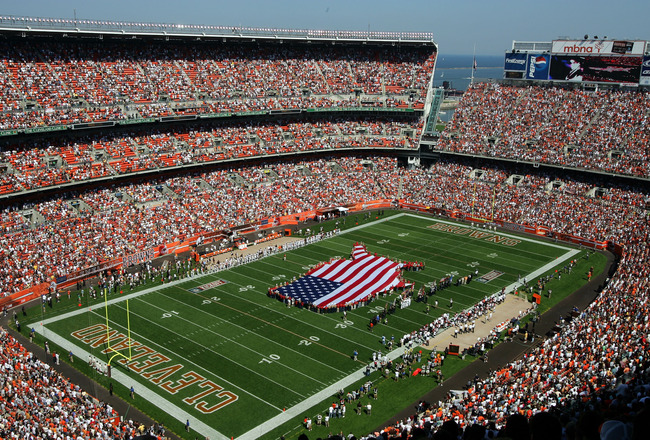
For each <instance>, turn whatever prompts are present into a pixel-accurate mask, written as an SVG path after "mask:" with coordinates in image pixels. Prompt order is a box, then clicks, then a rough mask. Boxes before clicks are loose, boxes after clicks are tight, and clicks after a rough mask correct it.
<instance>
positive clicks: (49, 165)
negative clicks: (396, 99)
mask: <svg viewBox="0 0 650 440" xmlns="http://www.w3.org/2000/svg"><path fill="white" fill-rule="evenodd" d="M421 128H422V122H421V121H419V122H413V123H407V122H404V121H402V120H399V119H392V118H386V117H383V118H382V117H372V118H371V117H358V118H348V119H341V118H339V119H337V120H326V121H324V122H322V121H321V122H314V123H309V122H293V121H286V122H282V121H280V122H279V123H275V122H273V123H272V122H260V123H254V124H253V123H250V122H242V123H238V124H233V123H223V124H210V127H209V128H208V127H203V126H189V127H187V128H185V129H183V130H180V129H177V130H174V131H162V130H159V129H147V130H139V131H136V132H133V133H132V134H131V135H127V136H123V135H115V136H110V135H107V134H101V135H96V136H86V137H82V138H74V139H70V140H66V139H65V138H62V139H59V140H57V141H52V140H50V139H48V140H40V141H32V142H21V143H18V144H13V145H10V146H9V147H8V148H7V150H6V151H4V152H2V153H0V163H3V162H4V163H6V164H8V167H7V168H5V169H4V172H0V176H2V179H3V186H4V189H3V191H2V192H3V193H11V192H20V191H22V190H28V189H36V188H41V187H47V186H51V185H58V184H61V183H69V182H82V181H86V180H91V179H96V178H100V177H107V176H117V175H121V174H126V173H137V172H140V171H144V170H151V169H157V168H167V167H174V166H179V165H186V164H197V163H205V162H214V161H220V160H224V159H236V158H248V157H254V156H266V155H269V154H277V153H288V152H297V151H308V150H323V149H337V148H355V149H356V148H416V147H417V139H418V136H419V133H420V131H421Z"/></svg>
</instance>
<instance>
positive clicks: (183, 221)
mask: <svg viewBox="0 0 650 440" xmlns="http://www.w3.org/2000/svg"><path fill="white" fill-rule="evenodd" d="M237 176H238V177H239V178H237ZM256 176H261V177H260V178H258V177H256ZM509 176H511V171H509V170H508V169H506V168H492V169H490V168H487V167H486V168H485V169H477V168H474V169H472V168H471V167H469V166H468V165H465V164H463V163H461V162H451V161H450V162H445V161H440V162H438V163H436V164H435V165H433V166H432V167H431V168H429V169H414V170H409V171H406V170H404V169H402V168H400V167H398V166H397V160H396V159H394V158H387V157H368V158H353V157H345V158H336V159H320V160H314V161H302V162H279V163H270V164H268V165H266V166H263V167H245V168H241V169H230V170H222V171H214V172H210V173H203V174H197V175H191V176H186V177H182V176H181V177H173V178H170V179H167V180H160V181H157V182H156V181H154V182H149V183H146V184H137V185H136V184H132V185H127V186H123V187H115V188H111V189H103V190H99V191H90V192H88V193H81V194H78V195H77V196H76V197H75V198H73V199H72V200H70V199H63V198H56V199H53V200H48V201H44V202H41V203H37V204H33V205H29V206H26V207H25V208H29V210H31V211H35V212H38V213H39V214H40V215H41V216H42V220H41V222H40V223H39V224H32V225H31V227H25V225H24V221H22V222H21V220H20V218H21V215H20V212H21V211H20V210H17V209H16V208H13V209H8V210H5V211H3V212H2V219H3V226H4V227H5V233H4V235H3V237H2V242H1V243H0V245H1V246H2V255H1V256H0V258H1V265H0V270H1V272H2V276H1V278H0V280H1V281H2V288H3V292H5V293H9V292H13V291H16V290H20V289H22V288H24V287H27V286H29V285H31V284H34V283H37V282H40V281H43V280H45V279H48V278H49V277H50V276H51V275H53V274H54V275H61V274H65V273H68V272H70V271H73V270H77V269H81V268H83V267H87V266H90V265H93V264H96V263H98V262H100V261H102V260H105V259H110V258H114V257H116V256H119V255H121V254H124V253H129V252H132V251H135V250H142V249H146V248H149V247H152V246H156V245H159V244H164V243H167V242H173V241H177V240H180V239H182V238H184V237H188V236H193V235H196V234H201V233H204V232H211V231H214V230H219V229H222V228H224V227H228V226H233V225H238V224H243V223H247V222H251V221H252V222H254V221H256V220H259V219H260V218H263V217H270V216H273V215H277V214H280V213H293V212H300V211H305V210H311V209H314V208H316V207H325V206H337V205H340V204H347V203H351V202H360V201H364V200H371V199H376V198H384V199H388V200H394V199H398V198H399V199H401V200H403V201H406V202H410V203H419V204H423V205H426V206H434V207H438V208H444V209H448V210H450V211H460V212H471V211H472V210H473V211H474V213H475V214H477V215H482V216H490V215H493V217H494V218H497V219H505V220H507V221H510V222H518V223H526V224H533V225H547V226H549V227H551V228H552V230H554V231H558V232H564V233H570V234H574V235H579V236H582V237H584V238H588V239H596V240H612V241H614V242H616V243H619V244H623V245H624V249H625V250H624V255H623V257H622V259H621V263H620V265H619V271H618V273H617V274H616V275H615V276H614V277H613V278H612V279H611V280H610V282H609V284H608V285H607V287H606V288H605V290H604V291H603V293H602V294H601V296H600V297H599V299H598V300H597V301H596V302H594V304H592V305H591V306H590V307H589V309H587V310H586V311H585V312H584V313H583V314H582V315H581V316H580V317H579V318H578V319H576V320H574V321H572V322H571V323H569V324H568V325H567V327H566V329H565V330H564V331H563V332H562V333H560V334H558V335H556V336H555V337H554V338H552V339H549V340H547V341H545V342H544V343H543V344H542V345H541V346H539V347H538V348H536V349H535V350H533V351H531V353H530V354H529V355H527V357H526V358H524V359H520V360H517V361H515V362H514V363H512V364H510V365H507V366H504V367H502V368H499V369H498V371H495V372H494V374H492V375H491V376H490V377H488V378H486V379H482V380H480V381H478V382H476V383H475V384H474V385H473V386H472V387H470V388H469V389H468V390H467V391H466V393H465V394H464V395H463V396H462V398H460V397H459V396H455V397H454V399H450V400H448V401H445V402H440V404H439V405H438V406H439V407H436V408H433V410H432V409H429V411H428V412H427V411H426V410H424V411H422V412H421V413H420V414H419V415H417V416H414V417H413V418H412V419H411V420H409V421H403V422H402V425H404V424H408V425H409V426H411V428H409V429H423V428H425V427H428V428H429V429H436V428H437V427H438V426H439V425H440V424H442V423H443V422H444V421H446V420H454V419H455V421H456V422H457V423H458V424H459V425H460V426H461V427H468V426H472V425H474V424H479V425H488V426H489V424H490V423H493V424H494V427H495V429H497V430H498V429H499V428H502V427H504V426H506V424H507V419H508V416H509V415H512V414H514V413H522V414H524V415H527V416H532V415H534V414H535V413H537V412H547V411H554V410H555V409H558V410H559V409H563V410H564V411H565V413H563V414H565V418H566V414H569V417H568V419H567V420H568V422H571V421H572V420H573V421H574V422H575V421H576V419H579V418H580V414H582V412H575V411H576V410H574V409H572V408H574V407H573V406H571V407H569V405H576V404H577V403H576V401H578V402H590V403H593V404H594V405H596V406H597V407H598V408H600V407H605V406H606V408H607V411H615V412H616V414H617V415H621V416H625V417H627V418H626V419H625V420H626V421H627V420H629V417H630V416H631V415H630V413H631V412H632V411H633V410H634V409H638V408H639V405H641V403H640V402H642V401H647V399H644V397H647V393H648V387H647V386H642V385H641V383H642V382H640V380H641V377H642V376H643V375H644V374H646V373H647V367H648V359H647V352H648V349H649V346H648V341H647V334H648V330H649V329H648V325H650V324H649V322H648V318H647V317H648V316H650V310H648V305H647V304H648V293H649V292H648V290H649V287H650V283H649V282H648V279H649V277H650V273H649V269H648V268H649V267H650V265H649V264H648V263H649V260H650V248H648V245H647V243H648V239H649V237H648V219H647V210H646V208H647V204H648V194H647V193H644V192H641V191H638V190H634V189H631V188H625V187H610V188H609V191H608V192H606V193H604V195H602V196H600V197H599V196H596V195H587V193H588V190H589V188H590V187H592V186H596V185H601V184H602V183H600V182H591V183H589V182H581V181H575V180H572V179H569V178H566V177H564V178H558V177H555V176H550V175H545V174H537V175H530V174H528V175H523V178H522V179H521V180H520V181H518V182H517V183H516V184H515V183H513V182H511V181H509ZM240 179H241V180H240ZM553 182H556V183H557V182H559V183H560V184H559V185H552V183H553ZM549 184H551V186H550V187H549ZM163 187H165V188H168V189H169V191H162V190H161V189H162V188H163ZM400 193H401V194H400ZM153 199H155V200H156V201H157V203H153V204H150V205H149V206H139V205H140V204H141V202H143V201H150V200H153ZM71 201H72V202H79V203H77V204H76V205H75V204H74V203H70V202H71ZM82 203H83V205H86V206H88V207H89V209H87V210H79V209H78V208H76V207H75V206H80V205H81V204H82ZM23 218H24V216H23ZM483 309H484V308H481V309H480V310H479V309H477V310H479V311H480V313H484V310H483ZM486 310H487V309H486ZM477 316H478V315H477ZM466 318H467V319H469V320H472V319H475V317H466ZM446 319H447V320H449V319H451V318H450V317H447V318H446ZM463 319H465V318H464V317H462V316H461V317H456V318H454V322H453V323H452V324H458V323H459V322H461V321H463ZM430 332H431V329H429V328H427V329H423V330H421V331H420V332H416V333H415V334H414V335H413V337H415V338H422V337H423V336H424V337H426V334H430ZM420 333H422V334H420ZM408 339H409V340H410V337H409V338H408ZM404 343H405V344H406V343H407V342H406V341H405V342H404ZM643 383H646V382H643ZM594 393H596V394H594ZM598 393H600V394H598ZM594 395H598V396H599V400H594V399H595V397H594ZM641 406H642V405H641ZM567 411H568V412H567ZM603 411H604V409H603ZM563 420H564V419H563ZM568 422H567V423H568ZM402 427H403V426H402ZM394 429H395V427H391V430H394Z"/></svg>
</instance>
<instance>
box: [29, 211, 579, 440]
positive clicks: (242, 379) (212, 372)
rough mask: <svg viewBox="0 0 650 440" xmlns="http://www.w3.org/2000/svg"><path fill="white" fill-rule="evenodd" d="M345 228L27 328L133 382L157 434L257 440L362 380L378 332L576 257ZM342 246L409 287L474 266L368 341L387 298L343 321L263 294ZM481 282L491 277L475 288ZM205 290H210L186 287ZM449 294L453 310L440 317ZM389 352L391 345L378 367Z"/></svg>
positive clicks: (489, 238) (446, 235) (406, 223)
mask: <svg viewBox="0 0 650 440" xmlns="http://www.w3.org/2000/svg"><path fill="white" fill-rule="evenodd" d="M356 221H359V220H356V218H353V217H348V218H347V219H346V222H347V224H346V226H347V227H348V229H346V230H344V232H343V233H341V234H340V235H337V236H335V237H334V238H331V239H327V240H323V241H320V242H318V243H315V244H312V245H309V246H305V247H302V248H299V249H297V250H294V251H291V252H287V253H286V254H287V258H286V261H285V260H284V259H283V255H284V253H281V254H276V255H273V256H270V257H266V258H263V259H260V260H258V261H255V262H252V263H249V264H246V265H243V266H239V267H236V268H233V269H231V270H227V271H221V272H216V273H212V274H209V275H205V276H201V277H195V278H189V279H185V280H180V281H176V282H172V283H168V284H164V285H159V284H158V285H150V286H145V288H144V289H141V290H138V291H133V292H125V293H124V294H123V295H119V294H118V295H115V294H111V295H108V297H107V300H108V301H107V304H108V306H107V307H105V304H104V302H103V301H100V302H91V301H89V300H88V299H87V298H84V299H83V300H82V302H83V304H82V306H81V307H77V309H76V310H73V311H69V312H66V313H61V314H56V313H54V312H51V311H50V310H49V309H48V310H47V311H45V312H44V313H45V315H44V316H42V318H43V319H42V320H40V321H38V322H33V323H30V324H28V327H33V328H35V329H36V331H37V333H39V334H40V335H41V336H42V337H43V338H45V339H47V340H49V341H51V343H53V344H56V345H57V346H60V347H62V349H64V350H66V352H67V351H68V350H72V352H73V353H74V355H75V356H76V357H77V358H81V359H83V360H86V359H88V358H89V356H93V357H95V358H97V359H99V360H101V361H102V362H104V363H106V362H108V361H109V359H111V357H112V360H111V361H110V363H111V365H112V379H111V380H112V381H113V382H115V383H117V384H121V385H122V386H123V387H124V389H129V388H130V387H131V386H133V387H134V389H135V393H136V399H135V403H134V404H136V405H138V406H139V407H141V408H142V409H143V410H144V411H145V412H147V413H149V414H150V415H151V416H152V417H154V418H156V419H158V420H165V419H164V417H165V414H169V416H168V420H170V421H169V422H167V423H166V425H167V426H170V425H172V424H174V425H175V426H182V425H183V424H184V423H185V420H190V423H191V427H192V433H190V434H188V436H187V438H194V435H195V433H199V434H201V435H203V436H209V437H210V439H212V440H214V439H217V438H230V437H231V436H233V437H235V438H258V437H260V436H262V435H263V434H264V433H265V432H268V431H271V430H272V429H275V428H277V427H278V426H281V425H283V424H288V425H287V426H289V425H291V423H293V424H294V425H295V420H297V419H299V418H300V417H301V416H302V415H303V413H305V412H306V411H308V410H309V411H312V408H317V407H318V405H320V404H322V405H321V406H322V407H323V409H324V408H325V407H327V405H328V402H329V401H330V399H331V396H332V395H333V394H334V393H335V392H336V391H338V390H339V389H346V390H347V389H348V387H349V386H351V385H352V384H355V383H358V382H359V381H360V380H363V374H362V373H363V370H364V369H365V366H366V364H367V363H368V361H369V360H370V359H371V357H372V353H373V352H374V351H378V350H383V351H384V352H385V347H384V346H382V345H381V342H380V340H381V337H382V336H385V337H386V338H387V339H390V338H391V337H392V336H394V337H395V339H396V340H398V339H399V338H400V337H401V336H402V335H403V334H405V333H409V332H411V331H413V330H415V329H418V328H420V327H422V326H423V325H425V324H427V323H429V322H431V321H432V319H434V318H435V317H436V316H438V315H439V314H442V313H451V312H459V311H461V310H463V309H465V308H467V307H470V306H471V305H473V304H475V303H476V302H477V301H479V300H480V299H482V298H484V297H485V296H487V295H491V294H493V293H496V292H498V291H500V290H501V288H502V287H508V289H510V288H511V286H512V285H513V284H514V283H516V282H517V280H518V279H519V278H520V277H521V278H522V279H523V278H524V277H528V279H529V280H531V279H533V278H534V277H535V276H539V275H538V274H541V273H548V272H549V271H551V272H552V271H553V270H554V268H555V267H556V266H558V267H560V268H561V267H562V266H564V265H566V264H567V262H568V260H571V259H575V258H577V257H578V256H579V254H580V253H584V251H578V250H576V249H572V248H570V247H568V246H565V245H562V244H555V243H549V242H540V241H536V240H533V239H530V238H528V237H522V236H517V235H510V234H507V233H503V232H502V231H499V232H491V231H485V230H483V229H481V230H478V229H470V228H469V227H467V226H465V225H460V224H458V225H456V224H454V223H451V222H445V221H442V220H436V219H434V218H431V217H422V216H416V215H411V214H397V215H391V216H384V217H380V218H379V220H375V221H373V222H370V223H366V224H362V225H360V226H358V227H352V228H350V226H351V225H350V223H351V222H356ZM448 226H451V228H448ZM495 236H497V237H496V238H495ZM356 242H362V243H364V244H365V245H366V246H367V250H368V251H369V252H371V253H377V254H380V255H385V256H387V257H389V258H392V259H395V260H402V261H421V262H424V263H425V269H424V270H422V271H405V272H403V276H404V278H405V279H407V280H409V281H411V282H413V283H415V286H416V289H417V288H419V287H420V286H422V285H424V284H426V283H430V282H432V281H434V280H439V279H441V278H442V277H445V276H449V275H451V274H453V275H454V276H455V277H456V278H458V277H463V276H466V275H468V274H470V273H473V272H474V271H475V270H478V276H477V277H474V281H472V282H471V283H470V284H467V285H461V286H453V285H452V286H451V287H449V288H447V289H444V290H441V291H439V292H438V293H437V294H436V295H435V297H433V298H432V299H431V300H430V301H429V304H431V302H432V300H433V299H437V300H438V301H439V304H440V307H439V308H438V309H435V310H434V309H433V307H431V310H430V312H429V313H428V314H427V313H426V311H425V306H424V304H422V303H418V302H413V304H412V305H411V306H410V307H407V308H404V309H398V310H397V312H396V313H395V314H392V315H389V318H388V323H387V324H383V323H382V324H380V325H378V326H376V327H375V328H374V330H373V331H372V332H371V331H370V330H369V327H368V323H369V319H370V317H372V316H374V315H375V314H376V313H377V312H378V311H379V310H381V309H383V307H384V306H385V304H387V303H389V302H390V303H392V301H393V299H394V296H386V297H380V298H378V299H377V300H375V301H374V302H372V303H371V304H369V305H367V306H364V307H360V308H358V309H355V310H351V311H349V312H348V313H347V319H343V317H342V313H327V314H319V313H315V312H313V311H309V310H305V309H301V308H296V307H293V308H288V307H287V306H286V305H285V304H283V303H282V302H280V301H278V300H276V299H272V298H269V297H268V296H267V291H268V288H269V287H270V286H274V285H276V284H278V283H282V282H284V281H289V280H291V279H293V278H294V277H300V276H301V275H302V274H304V273H305V272H306V271H307V270H308V269H309V268H310V267H312V266H313V265H316V264H318V263H320V262H323V261H327V260H329V259H330V258H332V257H335V256H339V257H343V258H348V257H349V254H350V251H351V250H352V246H353V244H354V243H356ZM488 273H492V274H493V275H497V276H496V277H495V278H493V279H490V280H488V281H487V282H484V283H482V282H478V281H477V278H479V277H481V276H483V275H486V274H488ZM211 282H217V283H215V284H214V285H213V286H212V287H209V288H207V289H206V290H199V291H197V290H195V292H196V293H193V292H191V291H190V289H193V288H197V287H200V286H205V285H207V284H208V283H211ZM451 298H453V310H450V309H448V308H447V307H448V305H449V302H450V299H451ZM127 299H128V303H127V301H126V300H127ZM127 309H128V311H127ZM32 316H33V315H32ZM107 322H108V326H109V328H110V332H108V337H107V331H106V328H105V326H106V323H107ZM129 332H130V337H131V346H130V348H129V344H128V337H127V335H128V334H129ZM355 350H357V351H358V353H359V356H358V360H357V361H354V360H353V359H352V353H353V352H354V351H355ZM129 351H130V353H129ZM402 351H403V349H400V348H397V349H395V350H394V352H393V353H392V354H391V357H397V356H399V355H400V354H401V353H402ZM118 352H119V354H116V353H118ZM127 358H130V359H131V360H130V361H128V360H127ZM127 364H128V368H127ZM422 380H423V381H426V380H428V378H423V379H422ZM104 381H105V379H104ZM426 386H432V385H430V384H427V385H426ZM145 401H146V402H148V403H144V402H145ZM350 410H351V408H350ZM174 431H178V430H177V429H174ZM183 434H185V433H182V434H181V435H183Z"/></svg>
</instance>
